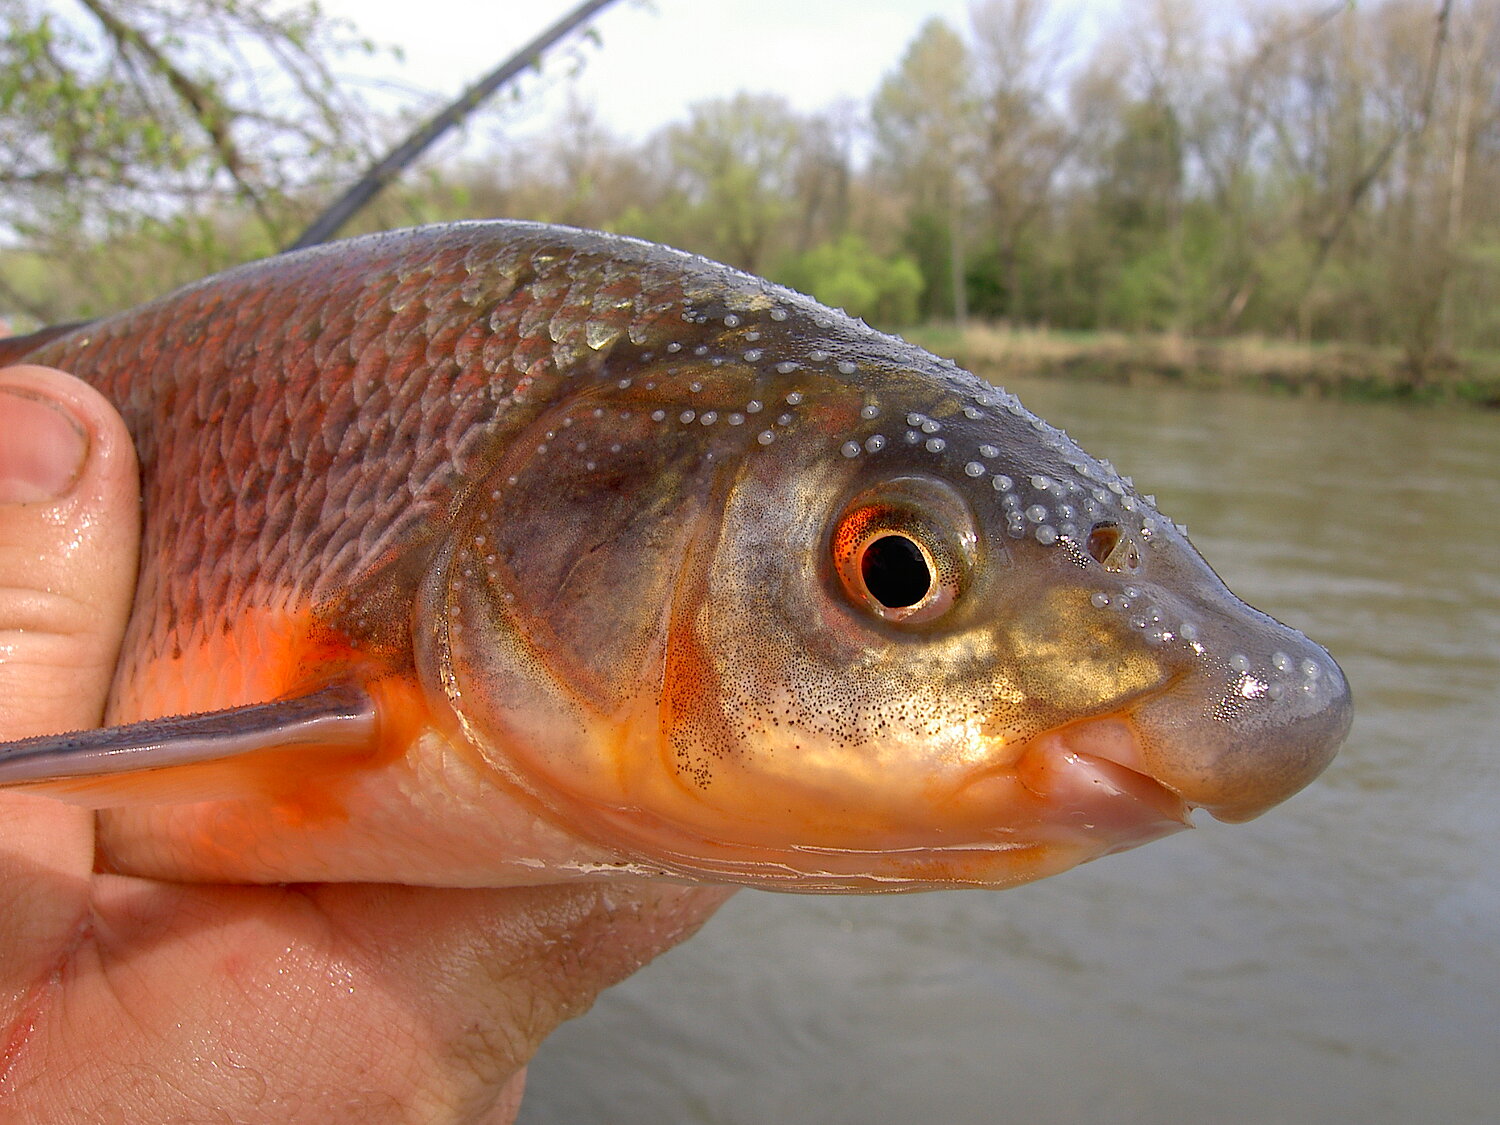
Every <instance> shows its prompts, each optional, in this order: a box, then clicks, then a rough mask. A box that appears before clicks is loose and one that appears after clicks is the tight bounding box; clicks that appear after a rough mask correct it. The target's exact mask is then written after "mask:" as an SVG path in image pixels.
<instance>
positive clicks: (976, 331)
mask: <svg viewBox="0 0 1500 1125" xmlns="http://www.w3.org/2000/svg"><path fill="white" fill-rule="evenodd" d="M903 334H904V335H905V337H906V338H907V339H908V340H910V341H911V342H912V343H914V344H918V345H920V346H921V347H924V348H926V349H927V350H928V351H931V352H934V353H936V354H938V355H944V356H949V357H950V358H952V359H953V361H954V362H955V363H957V364H958V365H959V366H960V367H965V368H968V369H969V370H971V371H973V372H974V373H975V374H977V375H980V376H982V377H984V378H986V379H990V380H992V381H994V382H1000V383H1003V382H1004V381H1005V380H1006V379H1014V378H1017V377H1040V378H1069V379H1093V380H1098V381H1101V382H1109V383H1123V384H1129V385H1132V386H1137V385H1139V386H1151V385H1172V386H1182V387H1195V388H1201V389H1215V390H1223V389H1235V390H1253V391H1258V392H1263V393H1265V392H1268V393H1273V394H1285V395H1294V396H1307V397H1321V398H1339V399H1345V400H1360V401H1387V402H1401V403H1423V404H1437V405H1453V406H1464V407H1478V408H1481V409H1486V410H1500V355H1490V354H1484V355H1475V356H1462V357H1450V358H1449V359H1448V360H1447V361H1446V362H1444V363H1442V364H1441V365H1437V366H1436V368H1435V369H1433V368H1429V370H1428V371H1427V373H1426V375H1425V377H1424V378H1422V379H1420V380H1417V379H1414V378H1413V377H1412V368H1411V365H1410V363H1409V362H1408V360H1407V358H1406V356H1405V355H1403V354H1402V352H1401V350H1400V349H1398V348H1393V347H1384V348H1382V347H1372V346H1369V345H1364V344H1356V343H1318V344H1299V343H1295V342H1290V341H1284V340H1270V339H1265V338H1263V337H1257V336H1237V337H1222V338H1194V337H1189V336H1183V335H1180V334H1176V333H1154V332H1142V333H1128V332H1071V331H1057V330H1051V329H1046V328H1034V327H1021V328H1011V327H1006V326H1003V325H993V324H973V323H971V324H969V325H968V326H967V327H965V328H963V329H960V328H958V327H956V326H955V325H953V324H941V323H938V324H926V325H922V326H920V327H917V328H912V329H909V330H907V331H906V332H905V333H903Z"/></svg>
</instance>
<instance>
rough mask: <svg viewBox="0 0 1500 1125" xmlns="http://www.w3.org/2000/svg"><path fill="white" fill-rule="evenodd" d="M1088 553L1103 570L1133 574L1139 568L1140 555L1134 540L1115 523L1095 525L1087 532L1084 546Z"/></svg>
mask: <svg viewBox="0 0 1500 1125" xmlns="http://www.w3.org/2000/svg"><path fill="white" fill-rule="evenodd" d="M1085 547H1086V549H1087V550H1088V553H1089V555H1090V556H1092V558H1093V559H1094V561H1095V562H1097V563H1099V565H1101V566H1102V567H1104V569H1105V570H1112V571H1115V572H1116V573H1124V574H1134V573H1135V572H1136V571H1137V570H1139V569H1140V566H1141V553H1140V551H1139V549H1138V548H1137V547H1136V545H1135V540H1133V539H1131V537H1130V536H1128V535H1126V534H1125V533H1124V532H1123V531H1121V530H1120V525H1119V524H1116V523H1096V524H1095V525H1094V526H1093V527H1092V528H1091V529H1090V530H1089V537H1088V541H1087V543H1086V544H1085Z"/></svg>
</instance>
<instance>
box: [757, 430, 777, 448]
mask: <svg viewBox="0 0 1500 1125" xmlns="http://www.w3.org/2000/svg"><path fill="white" fill-rule="evenodd" d="M755 440H756V441H758V442H760V443H761V445H770V444H771V443H772V442H773V441H775V440H776V435H775V434H773V433H772V432H771V431H770V430H762V431H761V432H760V433H758V434H756V435H755Z"/></svg>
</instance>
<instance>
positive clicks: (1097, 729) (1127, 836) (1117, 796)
mask: <svg viewBox="0 0 1500 1125" xmlns="http://www.w3.org/2000/svg"><path fill="white" fill-rule="evenodd" d="M1138 762H1139V755H1138V753H1137V750H1136V742H1135V737H1134V735H1133V733H1132V732H1131V731H1130V728H1129V727H1128V726H1127V725H1126V723H1125V722H1124V721H1122V720H1119V719H1102V720H1096V721H1093V722H1089V723H1082V724H1078V725H1075V726H1072V727H1066V728H1064V729H1062V730H1060V731H1052V732H1049V733H1047V734H1044V735H1042V736H1040V737H1039V738H1036V739H1033V740H1032V742H1031V743H1030V745H1028V746H1027V748H1026V751H1025V752H1024V753H1023V754H1022V755H1021V759H1020V761H1019V762H1018V763H1017V764H1016V777H1017V779H1018V780H1019V781H1020V782H1021V784H1022V785H1024V786H1026V788H1027V789H1029V790H1030V791H1031V792H1032V793H1034V794H1035V795H1036V796H1037V797H1039V798H1040V799H1041V800H1042V801H1043V802H1044V803H1045V804H1046V805H1047V807H1048V808H1049V810H1050V813H1051V815H1050V816H1049V818H1048V819H1050V820H1052V821H1053V823H1054V824H1056V825H1057V826H1058V827H1059V828H1061V829H1063V830H1064V831H1067V830H1068V829H1069V828H1071V829H1073V830H1074V831H1079V830H1081V831H1083V832H1085V833H1086V834H1087V835H1089V836H1092V837H1096V838H1098V837H1102V838H1103V840H1101V842H1104V841H1106V840H1107V841H1108V845H1107V847H1106V850H1107V851H1120V850H1123V849H1125V848H1131V847H1135V846H1136V845H1137V844H1142V843H1145V842H1146V841H1147V840H1153V839H1156V838H1157V837H1159V836H1165V835H1168V834H1170V833H1172V832H1179V831H1181V830H1182V829H1184V828H1189V827H1191V821H1190V819H1189V814H1190V813H1191V811H1192V810H1191V806H1189V805H1188V804H1187V803H1186V802H1185V801H1183V800H1182V798H1181V797H1179V796H1177V794H1175V793H1173V792H1172V791H1171V790H1170V789H1168V788H1166V787H1165V786H1164V785H1162V784H1161V783H1160V782H1157V781H1155V780H1153V779H1152V778H1151V777H1149V776H1147V775H1146V774H1145V773H1143V772H1142V771H1141V770H1139V769H1136V768H1132V767H1133V766H1135V765H1137V764H1138ZM1101 854H1103V853H1101Z"/></svg>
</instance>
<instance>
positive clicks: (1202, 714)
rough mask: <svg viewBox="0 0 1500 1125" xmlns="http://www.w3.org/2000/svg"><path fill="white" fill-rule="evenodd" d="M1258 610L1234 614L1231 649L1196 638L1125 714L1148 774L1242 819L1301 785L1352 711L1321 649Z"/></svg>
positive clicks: (1344, 685) (1343, 683)
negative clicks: (1174, 670) (1254, 622)
mask: <svg viewBox="0 0 1500 1125" xmlns="http://www.w3.org/2000/svg"><path fill="white" fill-rule="evenodd" d="M1247 608H1248V607H1247ZM1252 612H1253V611H1252ZM1257 617H1260V618H1261V619H1262V620H1261V621H1260V622H1259V623H1258V626H1257V627H1256V628H1253V629H1251V630H1248V631H1246V630H1244V628H1243V622H1241V623H1240V628H1239V630H1238V632H1237V635H1236V636H1235V638H1234V640H1235V644H1234V647H1233V649H1232V651H1231V650H1226V649H1225V648H1224V647H1223V646H1222V645H1221V644H1215V643H1208V644H1205V643H1202V642H1199V643H1195V644H1193V645H1192V646H1191V648H1192V650H1193V652H1192V656H1193V657H1194V658H1195V659H1193V660H1192V661H1191V663H1190V664H1189V666H1188V667H1187V669H1186V670H1185V671H1184V673H1183V674H1182V675H1181V676H1180V677H1179V679H1178V680H1177V682H1176V683H1175V684H1174V686H1173V687H1172V688H1170V689H1169V690H1167V691H1165V692H1162V693H1161V694H1159V695H1156V696H1154V697H1152V698H1151V699H1149V700H1147V701H1145V702H1144V703H1143V704H1142V705H1141V706H1140V708H1139V709H1138V710H1137V711H1136V712H1135V713H1134V714H1133V715H1132V716H1131V718H1132V721H1133V725H1134V726H1135V728H1136V732H1137V736H1138V737H1139V739H1140V743H1141V745H1140V752H1141V758H1142V763H1143V765H1144V766H1145V768H1146V769H1147V771H1148V772H1149V773H1150V774H1151V776H1152V777H1154V778H1155V779H1156V780H1157V781H1159V782H1161V783H1162V784H1163V785H1165V786H1166V787H1167V788H1169V789H1171V790H1172V791H1174V792H1175V793H1177V794H1178V795H1179V796H1180V797H1181V798H1182V799H1183V800H1184V801H1186V802H1188V803H1189V804H1191V805H1195V806H1197V807H1200V808H1205V809H1207V810H1208V811H1209V812H1210V813H1212V814H1213V815H1214V816H1215V817H1217V818H1218V819H1219V820H1226V821H1241V820H1249V819H1251V818H1252V817H1256V816H1259V815H1260V814H1261V813H1263V812H1265V811H1266V810H1267V809H1269V808H1271V807H1272V806H1273V805H1277V804H1279V803H1281V802H1282V801H1284V800H1286V799H1287V798H1288V797H1290V796H1292V794H1294V793H1296V792H1297V791H1298V790H1299V789H1301V788H1302V787H1303V786H1305V785H1307V784H1308V782H1310V781H1312V780H1313V778H1315V777H1317V776H1318V774H1319V773H1321V772H1322V771H1323V770H1324V768H1326V767H1327V765H1328V763H1329V762H1331V761H1332V760H1333V757H1334V754H1335V753H1336V752H1337V751H1338V748H1339V745H1340V744H1341V743H1342V742H1343V741H1344V737H1345V736H1346V735H1347V734H1348V732H1349V724H1350V721H1351V719H1352V717H1353V703H1352V700H1351V697H1350V693H1349V683H1348V681H1347V680H1346V679H1345V678H1344V674H1343V671H1342V670H1341V669H1340V668H1339V666H1338V665H1337V664H1336V663H1335V662H1334V660H1333V658H1332V657H1331V656H1330V655H1329V654H1328V652H1327V651H1326V650H1325V649H1323V648H1322V647H1321V646H1319V645H1317V644H1314V643H1313V642H1312V641H1310V640H1308V639H1307V638H1306V637H1304V636H1303V635H1302V634H1301V633H1299V632H1297V631H1296V630H1294V629H1291V628H1288V627H1287V626H1285V625H1282V624H1281V623H1280V622H1277V621H1275V620H1273V619H1271V618H1269V617H1264V615H1260V614H1257ZM1217 639H1218V638H1214V640H1217Z"/></svg>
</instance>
